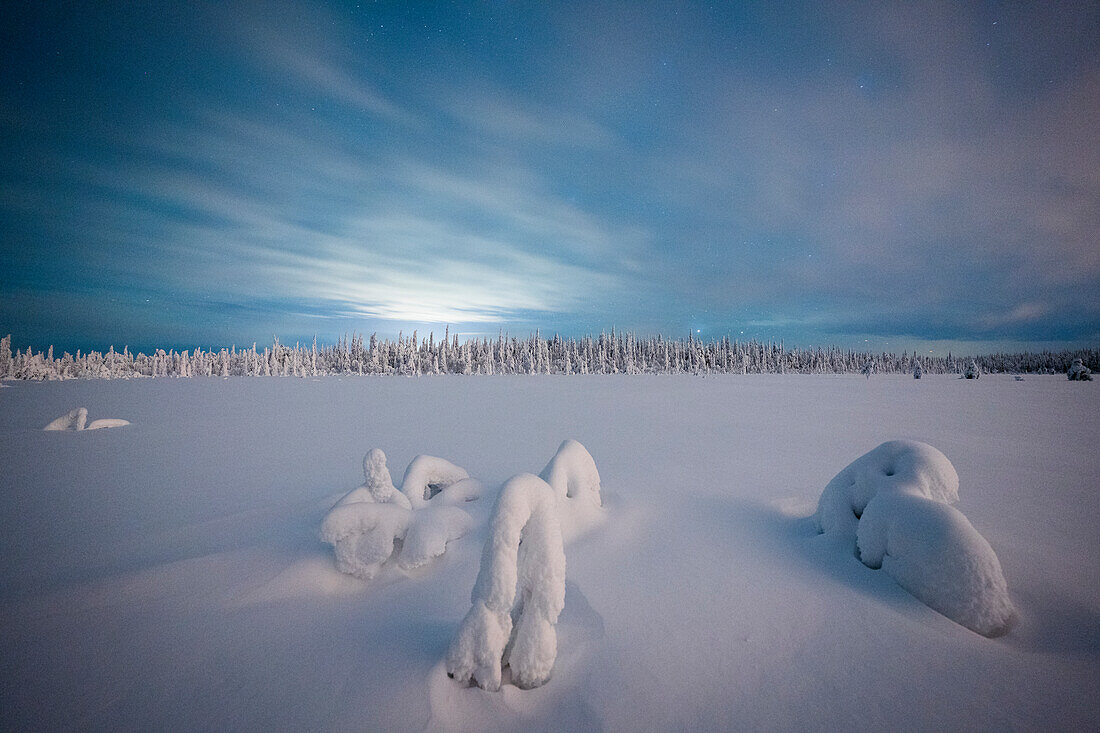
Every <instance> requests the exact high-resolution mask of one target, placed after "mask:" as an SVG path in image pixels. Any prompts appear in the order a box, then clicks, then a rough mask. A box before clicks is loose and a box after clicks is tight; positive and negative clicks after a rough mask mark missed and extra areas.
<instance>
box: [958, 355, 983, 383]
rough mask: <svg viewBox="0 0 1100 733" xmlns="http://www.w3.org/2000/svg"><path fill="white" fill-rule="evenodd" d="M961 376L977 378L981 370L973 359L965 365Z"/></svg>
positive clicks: (980, 374)
mask: <svg viewBox="0 0 1100 733" xmlns="http://www.w3.org/2000/svg"><path fill="white" fill-rule="evenodd" d="M963 376H964V377H966V378H967V379H977V378H978V377H980V376H982V370H981V369H979V368H978V362H976V361H974V360H973V359H971V360H970V363H969V364H967V365H966V370H965V371H964V372H963Z"/></svg>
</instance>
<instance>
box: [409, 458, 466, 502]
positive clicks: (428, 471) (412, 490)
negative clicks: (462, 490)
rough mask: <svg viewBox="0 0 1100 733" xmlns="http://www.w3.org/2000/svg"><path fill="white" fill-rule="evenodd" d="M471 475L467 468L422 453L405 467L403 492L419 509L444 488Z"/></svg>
mask: <svg viewBox="0 0 1100 733" xmlns="http://www.w3.org/2000/svg"><path fill="white" fill-rule="evenodd" d="M469 477H470V474H468V473H466V469H464V468H460V467H458V466H456V465H455V464H453V463H451V462H450V461H448V460H446V459H443V458H436V457H435V456H423V455H421V456H417V457H416V458H414V459H412V461H411V462H410V463H409V467H408V468H406V469H405V477H404V478H403V479H401V493H403V494H404V495H405V496H406V497H408V500H409V502H410V503H411V505H412V507H413V509H418V508H420V507H422V506H425V505H426V504H427V503H428V501H429V500H431V499H432V497H434V496H435V495H436V494H438V493H439V492H440V491H442V490H443V489H445V488H447V487H448V486H450V485H451V484H454V483H456V482H458V481H461V480H462V479H464V478H469Z"/></svg>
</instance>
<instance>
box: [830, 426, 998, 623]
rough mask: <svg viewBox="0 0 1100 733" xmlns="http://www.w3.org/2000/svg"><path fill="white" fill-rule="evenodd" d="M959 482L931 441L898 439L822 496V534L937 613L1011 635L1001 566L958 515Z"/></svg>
mask: <svg viewBox="0 0 1100 733" xmlns="http://www.w3.org/2000/svg"><path fill="white" fill-rule="evenodd" d="M958 498H959V476H958V473H956V471H955V467H954V466H952V465H951V462H950V461H949V460H948V459H947V457H946V456H944V455H943V453H941V452H940V451H938V450H936V449H935V448H933V447H932V446H930V445H928V444H926V443H920V442H917V441H908V440H895V441H890V442H887V443H883V444H882V445H880V446H878V447H877V448H875V449H874V450H872V451H870V452H869V453H867V454H865V455H863V456H860V457H859V458H857V459H856V460H855V461H853V462H852V463H851V464H849V465H848V466H846V467H845V468H844V469H843V470H842V471H841V472H840V473H838V474H837V475H836V476H835V477H834V478H833V480H832V481H830V482H829V483H828V485H827V486H826V487H825V490H824V491H823V492H822V493H821V499H820V500H819V502H818V507H817V513H816V514H815V521H816V523H817V526H818V529H819V531H821V532H823V533H825V534H827V535H834V536H839V537H842V538H845V539H848V540H854V542H855V549H856V551H857V553H858V557H859V559H860V561H861V562H863V564H864V565H866V566H868V567H870V568H874V569H878V568H881V569H882V570H884V571H886V573H887V574H888V575H890V577H892V578H893V579H894V580H895V581H897V583H898V585H900V586H901V587H902V588H904V589H905V590H907V591H908V592H909V593H911V594H912V595H913V596H915V597H916V598H917V599H918V600H920V601H921V602H922V603H924V604H925V605H927V606H929V607H930V608H932V609H933V610H935V611H938V612H939V613H942V614H943V615H944V616H947V617H948V618H950V619H951V620H952V621H955V622H956V623H959V624H961V625H962V626H965V627H967V628H968V629H970V630H972V631H975V632H977V633H979V634H982V635H983V636H988V637H994V636H1000V635H1002V634H1004V633H1007V631H1008V630H1009V628H1011V626H1012V624H1013V622H1014V620H1015V617H1016V611H1015V608H1014V606H1013V605H1012V601H1011V600H1010V599H1009V596H1008V584H1007V583H1006V582H1005V578H1004V573H1003V571H1002V570H1001V564H1000V561H999V560H998V559H997V555H996V553H994V552H993V548H992V547H990V545H989V543H988V542H987V541H986V539H985V538H984V537H982V536H981V534H979V533H978V531H977V530H976V529H974V526H973V525H972V524H971V523H970V522H969V520H967V518H966V517H965V516H964V515H963V513H962V512H960V511H959V510H958V509H955V508H954V507H952V506H950V505H951V504H952V503H954V502H956V501H958Z"/></svg>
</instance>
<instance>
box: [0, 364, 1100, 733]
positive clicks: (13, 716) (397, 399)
mask: <svg viewBox="0 0 1100 733" xmlns="http://www.w3.org/2000/svg"><path fill="white" fill-rule="evenodd" d="M1097 389H1098V388H1097V387H1096V386H1094V384H1092V383H1075V382H1070V381H1068V380H1066V378H1065V376H1049V377H1036V376H1029V377H1026V378H1025V379H1024V380H1023V381H1016V380H1014V379H1013V378H1012V377H1011V376H1002V375H986V376H983V377H982V378H981V379H980V380H978V381H966V380H959V379H956V378H954V377H948V376H936V375H930V376H925V378H924V379H922V380H920V381H917V380H914V379H912V378H911V377H904V376H874V377H872V378H871V379H864V378H863V377H860V376H794V375H787V376H781V375H750V376H717V377H714V376H711V377H705V378H701V377H688V376H632V377H625V376H612V377H488V378H485V377H465V378H464V377H432V378H420V379H404V378H344V379H338V378H324V379H318V380H310V379H293V378H230V379H218V378H213V379H188V380H175V379H156V380H137V381H109V382H107V381H94V382H84V381H71V382H63V383H23V382H18V383H15V382H7V383H5V388H4V389H0V521H2V528H3V529H2V531H0V557H2V558H3V560H2V563H0V696H2V697H0V729H4V730H58V729H62V730H63V729H84V730H86V729H97V730H120V729H126V730H165V729H173V730H260V729H263V730H423V729H429V730H452V729H453V730H496V729H506V730H516V729H531V730H557V731H561V730H594V729H606V730H613V731H636V730H754V729H756V730H759V729H767V730H798V731H802V730H887V729H888V730H939V729H954V730H959V729H966V730H975V729H983V730H1009V729H1030V730H1049V729H1065V730H1087V729H1091V730H1095V729H1097V726H1098V725H1100V485H1098V483H1097V477H1098V476H1100V460H1098V458H1097V447H1096V446H1097V435H1098V432H1100V392H1097ZM79 407H86V408H87V409H88V414H89V416H90V417H91V418H111V419H115V420H128V421H130V424H129V425H122V426H119V427H113V428H112V429H106V430H104V429H101V430H94V431H89V430H84V431H80V432H75V431H43V430H42V428H43V427H45V426H46V425H47V424H48V423H50V422H51V421H53V420H54V419H55V418H57V417H58V416H61V415H65V414H66V413H68V412H69V411H70V410H73V409H74V408H79ZM565 438H575V439H577V440H579V441H580V442H581V443H583V444H584V446H585V447H587V449H588V450H589V452H590V453H591V454H592V456H593V457H594V458H595V461H596V464H597V466H598V468H599V471H600V475H601V478H602V484H603V503H604V507H605V515H606V517H605V520H604V521H603V523H602V524H599V525H597V526H595V527H592V528H590V529H588V530H587V531H586V532H584V533H580V534H579V535H578V534H577V533H576V532H573V533H572V534H571V535H570V533H567V538H566V539H567V541H566V544H565V555H566V593H565V608H564V611H562V613H561V615H560V618H559V620H558V624H557V636H558V654H557V661H556V664H555V667H554V670H553V676H552V678H551V679H550V681H549V682H548V683H547V684H546V685H544V686H542V687H539V688H537V689H534V690H521V689H518V688H517V687H515V686H513V685H509V684H505V685H504V686H503V687H502V688H501V690H500V691H499V692H487V691H484V690H481V689H478V688H477V687H464V686H460V685H459V684H458V683H456V682H455V681H453V680H451V679H448V678H447V676H446V673H445V668H444V660H445V657H446V655H447V650H448V645H449V644H450V642H451V638H452V636H453V635H454V633H455V631H456V629H457V628H458V625H459V622H460V621H461V619H462V618H463V616H464V615H465V613H466V612H467V610H469V608H470V591H471V588H472V587H473V583H474V578H475V576H476V575H477V572H478V564H479V558H480V554H481V548H482V544H483V543H484V540H485V532H486V522H487V518H488V514H489V511H490V509H491V507H492V502H493V500H494V498H495V495H496V493H497V492H498V491H499V488H500V486H501V485H502V483H503V482H504V481H505V480H506V479H507V478H508V477H510V476H512V475H513V474H516V473H520V472H531V473H538V472H539V471H540V470H541V469H542V468H543V466H544V465H545V464H546V462H547V460H548V459H549V458H550V456H551V455H553V453H554V451H555V450H556V449H557V447H558V445H559V443H560V442H561V441H562V440H563V439H565ZM897 438H905V439H914V440H920V441H924V442H926V443H930V444H931V445H933V446H935V447H936V448H938V449H939V450H940V451H942V452H943V453H944V454H945V455H946V456H947V457H948V458H949V459H950V461H951V463H952V464H953V465H954V467H955V469H956V470H957V472H958V476H959V495H960V501H959V503H958V505H957V506H958V508H959V509H960V510H961V511H962V512H963V514H965V516H966V517H967V518H968V519H969V521H970V522H971V523H972V524H973V525H974V527H975V528H976V529H977V530H978V532H980V533H981V535H982V536H984V537H985V539H986V540H988V542H989V545H990V546H991V547H992V548H993V550H994V551H995V552H996V554H997V556H998V557H999V559H1000V563H1001V566H1002V567H1003V570H1004V576H1005V578H1006V580H1007V583H1008V589H1009V594H1010V596H1011V599H1012V602H1013V603H1014V604H1015V606H1016V609H1017V611H1018V616H1019V617H1018V621H1017V623H1016V626H1015V627H1014V628H1013V629H1012V630H1011V631H1010V632H1009V633H1008V634H1007V635H1006V636H1002V637H999V638H995V639H988V638H985V637H982V636H979V635H978V634H975V633H973V632H972V631H969V630H967V629H965V628H963V627H962V626H959V625H958V624H956V623H954V622H952V621H950V620H949V619H947V618H946V617H944V616H942V615H940V614H938V613H936V612H935V611H933V610H931V609H930V608H929V607H927V606H925V605H924V604H922V603H921V602H920V601H919V600H917V599H916V598H914V597H913V596H912V595H910V594H909V593H907V592H906V591H905V590H903V589H902V588H901V587H900V586H899V585H898V584H897V583H896V582H895V581H894V580H892V579H891V578H890V577H889V576H888V575H887V574H886V573H885V571H881V570H878V571H876V570H871V569H869V568H868V567H865V566H864V565H862V564H861V563H860V562H859V560H858V559H857V558H856V557H855V556H853V554H852V552H851V550H850V548H844V547H842V546H840V545H838V544H837V543H835V542H833V541H831V540H830V538H829V537H828V536H824V535H817V534H816V532H815V530H814V528H813V522H812V520H811V519H809V517H810V515H812V514H813V511H814V508H815V506H816V502H817V498H818V496H820V494H821V491H822V489H823V488H824V487H825V485H826V484H827V483H828V482H829V481H830V479H832V477H833V476H834V475H836V474H837V473H838V472H839V471H840V470H841V469H843V468H844V467H845V466H846V465H848V464H849V463H850V462H851V461H853V460H854V459H856V458H857V457H859V456H860V455H862V454H864V453H866V452H867V451H869V450H871V449H872V448H874V447H875V446H877V445H879V444H880V443H882V442H883V441H886V440H890V439H897ZM376 447H377V448H381V449H382V450H384V451H385V453H386V455H387V456H388V458H389V468H390V471H391V472H392V473H393V474H394V480H395V481H397V480H399V479H400V476H401V473H402V471H403V470H404V468H405V466H406V464H407V463H408V462H409V461H410V460H411V459H412V458H413V456H415V455H417V454H420V453H427V454H431V455H435V456H441V457H444V458H447V459H448V460H450V461H453V462H454V463H456V464H457V465H459V466H461V467H463V468H465V469H466V470H467V471H469V473H470V475H471V476H473V477H476V478H478V479H480V480H481V481H482V482H483V483H484V485H485V486H486V487H487V493H486V495H485V496H483V497H482V499H480V500H479V501H477V502H472V503H468V504H465V505H464V508H467V509H469V512H470V514H471V516H472V517H473V518H474V520H475V528H474V530H473V531H472V532H471V533H470V534H467V535H466V536H464V537H462V538H460V539H458V540H455V541H454V542H452V543H451V544H450V545H449V546H448V549H447V552H446V554H445V555H443V556H442V557H440V558H438V559H436V560H434V561H432V562H431V563H429V564H427V565H425V566H422V567H419V568H416V569H411V570H407V571H406V570H401V569H400V568H399V567H397V566H396V563H388V564H387V565H386V566H384V567H383V569H382V571H381V572H380V573H379V574H378V575H377V576H376V577H374V578H373V579H371V580H369V581H364V580H360V579H358V578H354V577H351V576H348V575H344V574H341V573H340V572H338V571H337V570H336V569H335V563H334V558H333V552H332V547H330V546H329V545H326V544H324V543H323V542H321V540H320V539H319V531H320V526H321V521H322V519H323V518H324V516H325V515H326V513H327V512H328V510H329V509H330V508H331V507H332V505H333V504H334V503H335V501H336V500H337V499H338V498H339V497H340V496H341V495H343V494H344V493H345V492H347V491H348V490H349V489H352V488H354V487H356V486H358V485H359V484H361V483H362V481H363V457H364V454H365V453H366V452H367V451H368V450H369V449H371V448H376Z"/></svg>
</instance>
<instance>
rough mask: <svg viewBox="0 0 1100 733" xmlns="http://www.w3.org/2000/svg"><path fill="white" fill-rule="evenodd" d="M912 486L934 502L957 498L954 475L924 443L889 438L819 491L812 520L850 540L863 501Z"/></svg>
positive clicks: (940, 455) (821, 528) (950, 501)
mask: <svg viewBox="0 0 1100 733" xmlns="http://www.w3.org/2000/svg"><path fill="white" fill-rule="evenodd" d="M896 490H906V491H917V492H918V493H920V494H921V495H922V496H925V497H927V498H929V499H932V500H933V501H939V502H944V503H947V504H954V503H955V502H957V501H958V500H959V475H958V474H957V473H956V472H955V467H954V466H952V465H951V461H949V460H947V456H945V455H944V454H943V453H941V452H940V451H938V450H936V449H935V448H933V447H932V446H930V445H928V444H927V443H921V442H919V441H915V440H891V441H888V442H886V443H883V444H882V445H880V446H879V447H877V448H875V449H874V450H872V451H871V452H869V453H866V454H864V455H862V456H860V457H859V458H857V459H856V460H854V461H852V462H851V463H850V464H848V465H847V466H846V467H845V468H844V470H842V471H841V472H840V473H838V474H837V475H836V476H835V477H833V480H832V481H830V482H829V483H828V485H827V486H826V487H825V490H824V491H823V492H821V499H820V500H819V501H818V504H817V514H816V515H815V521H816V522H817V528H818V531H820V532H825V533H826V534H836V533H842V534H844V535H846V536H850V537H851V538H852V539H855V536H856V525H857V524H858V522H859V518H860V515H862V514H863V510H864V509H865V508H866V507H867V503H868V502H869V501H871V499H872V498H874V496H875V495H876V494H877V493H878V492H880V491H896Z"/></svg>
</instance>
